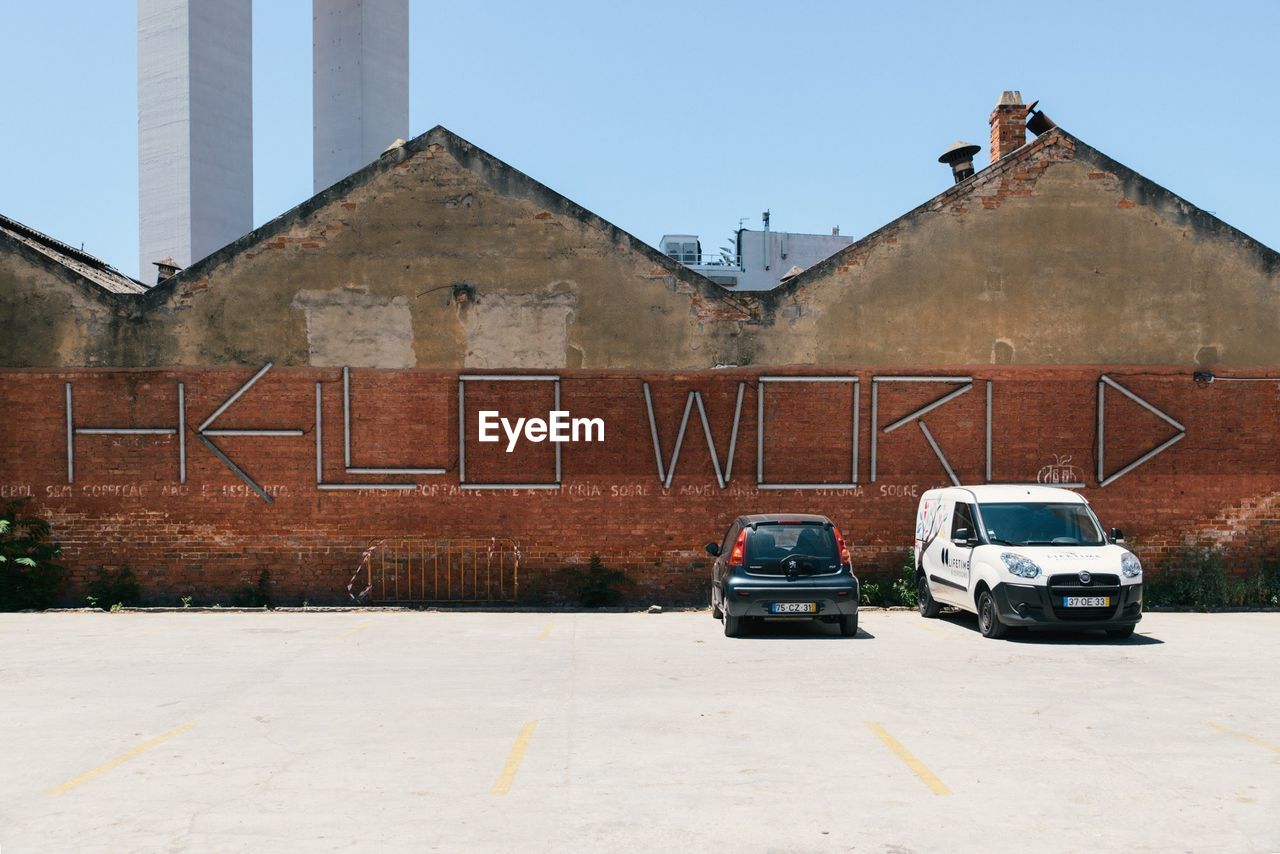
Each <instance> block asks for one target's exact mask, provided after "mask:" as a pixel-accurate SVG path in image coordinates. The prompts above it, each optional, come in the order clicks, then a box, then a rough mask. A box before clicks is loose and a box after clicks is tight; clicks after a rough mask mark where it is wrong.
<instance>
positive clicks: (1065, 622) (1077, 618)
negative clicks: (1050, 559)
mask: <svg viewBox="0 0 1280 854" xmlns="http://www.w3.org/2000/svg"><path fill="white" fill-rule="evenodd" d="M1075 592H1077V591H1072V593H1075ZM1097 592H1098V593H1099V594H1103V595H1108V596H1110V598H1111V600H1112V602H1111V605H1110V606H1109V607H1106V608H1082V609H1079V610H1073V609H1070V608H1066V607H1063V606H1062V604H1061V602H1060V601H1059V596H1057V595H1055V594H1054V593H1053V592H1052V591H1051V590H1050V588H1048V587H1045V586H1037V585H1031V584H997V585H996V586H995V589H994V590H992V591H991V595H992V597H993V598H994V599H995V600H996V610H998V611H999V613H1000V622H1002V623H1004V624H1005V625H1007V626H1040V627H1053V628H1058V629H1115V628H1120V627H1123V626H1131V625H1134V624H1136V623H1137V622H1138V621H1139V620H1141V619H1142V585H1141V584H1122V585H1119V587H1118V588H1116V587H1112V588H1108V589H1106V590H1099V591H1097Z"/></svg>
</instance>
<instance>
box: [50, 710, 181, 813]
mask: <svg viewBox="0 0 1280 854" xmlns="http://www.w3.org/2000/svg"><path fill="white" fill-rule="evenodd" d="M195 725H196V722H195V721H188V722H187V723H185V724H183V725H182V726H180V727H178V728H177V729H171V730H169V731H168V732H166V733H164V734H162V735H157V736H156V737H155V738H153V739H151V740H150V741H144V742H143V743H142V744H139V745H138V746H137V747H134V748H132V749H130V750H126V751H125V752H124V753H121V754H120V755H119V756H117V757H116V758H115V759H112V760H111V761H109V762H104V763H103V764H101V765H99V766H98V767H97V768H93V769H91V770H89V771H86V772H84V773H83V774H81V775H80V776H78V777H72V778H71V779H70V780H68V781H67V782H65V783H63V784H62V785H60V786H54V787H53V788H52V789H46V790H45V794H46V795H61V794H64V793H66V792H69V791H71V790H72V789H74V788H75V787H76V786H79V785H80V784H81V783H87V782H89V781H90V780H92V779H93V778H94V777H98V776H101V775H102V774H105V773H107V772H108V771H110V770H111V769H112V768H115V767H116V766H117V765H120V764H122V763H125V762H128V761H129V760H130V759H136V758H137V757H139V756H141V755H142V754H144V753H146V752H147V751H148V750H150V749H151V748H153V747H156V746H157V745H160V744H163V743H164V742H166V741H168V740H169V739H171V738H174V737H176V736H179V735H182V734H183V733H184V732H186V731H187V730H189V729H191V728H192V727H193V726H195Z"/></svg>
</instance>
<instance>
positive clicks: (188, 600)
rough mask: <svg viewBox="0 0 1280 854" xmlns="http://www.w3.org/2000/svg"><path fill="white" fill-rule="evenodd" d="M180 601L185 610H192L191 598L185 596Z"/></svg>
mask: <svg viewBox="0 0 1280 854" xmlns="http://www.w3.org/2000/svg"><path fill="white" fill-rule="evenodd" d="M178 601H180V602H181V603H182V607H184V608H190V607H191V597H190V596H183V597H181V598H180V599H179V600H178Z"/></svg>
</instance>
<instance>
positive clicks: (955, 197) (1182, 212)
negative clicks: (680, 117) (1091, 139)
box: [758, 127, 1280, 303]
mask: <svg viewBox="0 0 1280 854" xmlns="http://www.w3.org/2000/svg"><path fill="white" fill-rule="evenodd" d="M1056 145H1061V146H1065V147H1067V148H1068V149H1069V150H1070V151H1071V152H1072V153H1071V155H1070V156H1071V157H1072V158H1073V159H1075V160H1079V161H1082V162H1086V163H1092V164H1094V165H1096V166H1097V167H1098V168H1099V169H1103V170H1106V171H1108V172H1111V173H1112V174H1113V175H1115V176H1116V177H1117V178H1119V179H1120V181H1121V183H1122V185H1123V187H1124V192H1125V195H1126V196H1127V197H1129V198H1130V199H1131V200H1133V201H1135V202H1138V203H1140V204H1144V205H1147V206H1149V207H1152V208H1154V209H1156V210H1158V211H1160V212H1161V213H1164V214H1165V215H1167V216H1169V217H1170V218H1171V219H1174V220H1175V221H1179V222H1185V223H1187V224H1189V225H1190V226H1192V227H1193V228H1196V229H1197V230H1203V231H1208V232H1215V233H1217V234H1219V235H1221V236H1223V237H1226V238H1227V239H1228V240H1231V241H1233V242H1237V243H1240V244H1241V245H1242V246H1245V247H1248V248H1249V249H1251V250H1252V251H1254V252H1255V253H1257V254H1258V255H1259V256H1260V257H1261V258H1262V260H1263V262H1264V266H1266V267H1267V268H1269V269H1276V270H1280V252H1276V250H1274V249H1272V248H1270V247H1269V246H1267V245H1266V244H1264V243H1261V242H1259V241H1258V240H1255V239H1254V238H1252V237H1250V236H1249V235H1247V234H1245V233H1244V232H1242V231H1240V230H1239V229H1237V228H1235V227H1234V226H1232V225H1229V224H1228V223H1226V222H1223V221H1222V220H1220V219H1218V217H1216V216H1214V215H1213V214H1211V213H1209V212H1208V211H1206V210H1202V209H1201V208H1198V207H1196V206H1195V205H1193V204H1192V203H1191V202H1188V201H1187V200H1186V199H1184V198H1182V197H1181V196H1178V195H1176V194H1174V193H1172V192H1170V191H1169V190H1166V189H1165V188H1164V187H1162V186H1160V185H1159V184H1157V183H1156V182H1155V181H1152V180H1151V179H1150V178H1146V177H1144V176H1142V175H1140V174H1138V173H1137V172H1134V171H1133V170H1132V169H1130V168H1128V167H1127V166H1125V165H1124V164H1122V163H1120V162H1118V161H1115V160H1112V159H1111V158H1110V157H1108V156H1107V155H1105V154H1103V153H1102V152H1101V151H1099V150H1098V149H1096V148H1094V147H1093V146H1091V145H1089V144H1088V143H1086V142H1082V141H1081V140H1079V139H1077V138H1076V137H1074V136H1072V135H1071V134H1069V133H1067V132H1066V131H1065V130H1063V129H1062V128H1061V127H1055V128H1053V129H1051V130H1048V131H1046V132H1045V133H1043V134H1041V135H1040V136H1038V137H1036V138H1035V139H1034V140H1032V141H1031V142H1029V143H1027V144H1026V145H1024V146H1022V147H1021V148H1018V149H1015V150H1014V151H1012V152H1010V153H1009V154H1006V155H1005V156H1004V157H1001V158H1000V159H999V160H997V161H996V162H995V163H992V164H991V165H989V166H987V167H986V168H985V169H982V170H981V171H979V172H975V173H974V174H973V175H970V176H969V177H968V178H965V179H964V180H963V181H961V182H960V183H958V184H953V185H952V186H950V187H948V188H947V189H946V190H943V191H942V192H941V193H939V194H938V195H936V196H934V197H933V198H931V199H929V200H928V201H926V202H924V203H922V204H920V205H917V206H916V207H914V208H912V209H911V210H909V211H907V212H906V213H904V214H903V215H902V216H900V217H898V218H897V219H894V220H892V221H891V222H888V223H886V224H885V225H882V226H881V227H880V228H878V229H876V230H875V231H873V232H871V233H870V234H868V235H866V236H865V237H862V238H860V239H859V240H856V241H854V242H853V243H851V244H849V245H848V246H845V247H843V248H842V249H840V250H839V251H838V252H836V253H835V254H833V255H830V256H828V257H827V258H826V259H824V260H822V261H820V262H818V263H817V264H814V265H813V266H812V267H810V268H809V269H807V270H805V271H804V272H803V273H800V274H799V275H798V276H795V277H794V278H791V279H788V280H786V281H784V282H781V283H779V284H778V285H777V286H776V287H774V288H773V289H772V290H768V291H760V292H758V293H759V295H760V299H761V301H762V302H764V303H770V302H773V301H774V300H776V299H778V298H780V297H787V296H790V295H791V294H793V293H794V292H795V291H796V290H798V289H800V288H803V287H806V286H808V285H811V284H814V283H816V282H817V281H818V280H820V279H822V278H823V277H824V276H826V275H827V274H828V273H831V272H833V271H834V270H836V269H837V268H839V267H840V266H841V265H843V264H847V263H849V262H850V261H851V259H853V258H856V257H858V256H859V255H860V254H864V253H866V252H868V251H870V249H871V248H872V247H874V246H875V245H876V244H878V243H880V242H881V241H882V240H883V239H884V238H886V237H888V236H891V235H892V234H894V233H896V232H897V230H898V229H899V228H901V227H902V226H903V225H905V224H906V223H908V222H910V221H911V220H914V219H916V218H918V217H920V216H923V215H925V214H928V213H931V212H938V211H941V210H943V208H944V207H946V206H948V205H952V204H954V203H956V202H959V201H963V200H964V199H966V198H968V197H970V196H974V195H977V194H979V193H981V192H983V191H985V190H988V189H990V187H991V185H992V184H994V183H996V182H998V181H1000V180H1001V179H1002V178H1003V176H1005V174H1006V173H1007V172H1009V171H1010V170H1012V169H1013V168H1015V167H1017V166H1019V165H1021V164H1022V163H1024V162H1026V161H1027V160H1030V159H1031V158H1033V157H1036V156H1038V155H1040V154H1041V153H1043V152H1044V151H1045V150H1046V149H1049V148H1051V147H1052V146H1056Z"/></svg>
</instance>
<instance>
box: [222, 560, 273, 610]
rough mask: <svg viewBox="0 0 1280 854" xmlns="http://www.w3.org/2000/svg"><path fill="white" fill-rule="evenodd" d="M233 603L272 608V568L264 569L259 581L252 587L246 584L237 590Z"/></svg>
mask: <svg viewBox="0 0 1280 854" xmlns="http://www.w3.org/2000/svg"><path fill="white" fill-rule="evenodd" d="M231 604H232V605H234V606H236V607H238V608H270V607H271V570H269V569H264V570H262V571H261V572H260V573H258V583H257V584H254V585H253V586H252V587H251V586H249V585H248V584H246V585H244V586H243V587H241V588H240V589H239V590H237V591H236V592H235V595H234V596H233V597H232V599H231Z"/></svg>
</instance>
